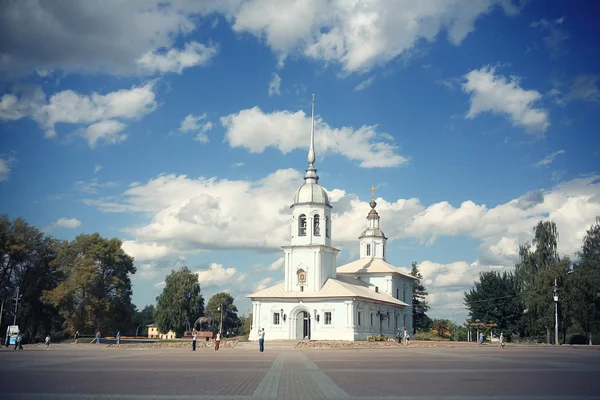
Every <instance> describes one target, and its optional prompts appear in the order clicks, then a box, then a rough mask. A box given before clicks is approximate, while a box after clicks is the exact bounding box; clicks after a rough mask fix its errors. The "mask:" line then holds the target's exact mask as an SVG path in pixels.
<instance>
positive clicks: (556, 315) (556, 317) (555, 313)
mask: <svg viewBox="0 0 600 400" xmlns="http://www.w3.org/2000/svg"><path fill="white" fill-rule="evenodd" d="M554 344H555V345H557V344H558V283H557V280H556V278H554Z"/></svg>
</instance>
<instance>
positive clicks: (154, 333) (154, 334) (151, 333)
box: [146, 324, 177, 339]
mask: <svg viewBox="0 0 600 400" xmlns="http://www.w3.org/2000/svg"><path fill="white" fill-rule="evenodd" d="M146 326H147V327H148V339H176V338H177V334H176V333H175V332H173V331H169V332H167V333H160V332H159V331H158V327H157V326H156V325H154V324H150V325H146Z"/></svg>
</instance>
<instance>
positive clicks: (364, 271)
mask: <svg viewBox="0 0 600 400" xmlns="http://www.w3.org/2000/svg"><path fill="white" fill-rule="evenodd" d="M314 101H315V100H314V95H313V99H312V130H311V135H310V148H309V151H308V169H307V170H306V175H305V176H304V184H303V185H302V186H300V188H299V189H298V190H297V191H296V194H295V195H294V203H293V204H292V206H291V209H292V221H291V243H290V245H289V246H283V251H284V258H285V264H284V265H285V280H284V282H283V283H281V284H279V285H275V286H272V287H269V288H267V289H264V290H261V291H258V292H256V293H253V294H251V295H250V296H248V297H249V298H250V299H251V300H252V329H251V331H250V338H249V339H250V340H258V331H259V329H261V328H264V329H265V333H266V335H265V336H266V338H268V340H282V339H283V340H289V339H296V340H304V339H308V340H361V339H366V338H367V337H368V336H375V335H386V336H394V335H395V333H396V332H397V330H398V328H400V329H402V330H403V329H404V328H406V329H407V330H408V331H409V332H412V291H413V283H414V281H415V279H414V278H413V277H412V276H410V275H407V274H405V273H403V272H401V271H400V270H399V269H398V268H396V267H394V266H393V265H391V264H389V263H388V262H386V260H385V256H386V241H387V238H386V237H385V235H384V233H383V232H382V231H381V229H379V215H378V214H377V211H376V210H375V207H376V205H377V203H375V195H374V188H373V187H372V188H371V190H372V191H373V193H372V196H371V203H370V205H371V211H369V214H368V215H367V228H366V229H365V230H364V232H363V233H362V234H361V235H360V236H359V246H360V258H359V259H358V260H356V261H353V262H351V263H349V264H346V265H342V266H340V267H337V262H336V258H337V254H338V252H339V250H338V249H336V248H334V247H332V246H331V238H332V235H333V231H332V229H331V209H332V207H331V204H330V203H329V198H328V196H327V192H326V191H325V189H323V188H322V187H321V186H319V177H318V176H317V170H316V169H315V167H314V164H315V159H316V157H315V149H314V139H315V123H314V115H315V112H314Z"/></svg>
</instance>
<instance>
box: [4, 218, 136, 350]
mask: <svg viewBox="0 0 600 400" xmlns="http://www.w3.org/2000/svg"><path fill="white" fill-rule="evenodd" d="M133 274H135V267H134V265H133V258H132V257H130V256H128V255H127V254H126V253H125V252H124V251H123V250H122V249H121V241H120V240H118V239H114V238H113V239H106V238H103V237H101V236H100V235H99V234H98V233H94V234H90V235H79V236H77V237H76V238H75V239H74V240H72V241H67V240H58V239H56V238H53V237H52V236H50V235H48V234H46V233H44V232H42V231H40V230H39V229H37V228H36V227H34V226H31V225H29V224H28V223H27V222H26V221H25V220H24V219H23V218H15V219H14V220H11V219H10V218H9V217H8V215H6V214H2V215H0V301H2V313H1V314H0V315H1V316H2V322H1V324H0V332H2V338H4V332H6V327H7V326H8V325H13V324H15V323H16V325H18V326H19V329H20V331H21V333H22V334H23V336H24V338H25V340H27V341H36V340H37V341H40V340H42V338H43V337H44V336H45V335H47V334H52V335H54V336H55V337H57V336H58V337H60V336H69V335H72V334H73V333H75V332H76V331H79V332H80V333H81V334H82V335H83V334H93V333H94V332H95V331H96V330H101V331H102V332H111V331H114V332H116V331H118V330H127V329H130V328H131V327H132V325H133V316H134V315H135V314H136V312H137V310H136V309H135V306H134V305H133V304H132V303H131V279H130V276H131V275H133Z"/></svg>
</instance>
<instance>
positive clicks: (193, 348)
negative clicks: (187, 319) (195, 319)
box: [192, 329, 198, 351]
mask: <svg viewBox="0 0 600 400" xmlns="http://www.w3.org/2000/svg"><path fill="white" fill-rule="evenodd" d="M192 335H193V336H192V351H196V338H197V337H198V332H196V330H195V329H194V332H193V333H192Z"/></svg>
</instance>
